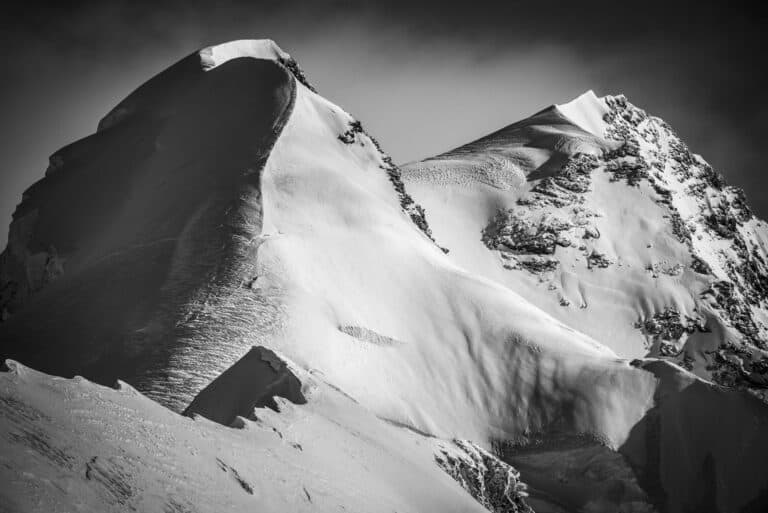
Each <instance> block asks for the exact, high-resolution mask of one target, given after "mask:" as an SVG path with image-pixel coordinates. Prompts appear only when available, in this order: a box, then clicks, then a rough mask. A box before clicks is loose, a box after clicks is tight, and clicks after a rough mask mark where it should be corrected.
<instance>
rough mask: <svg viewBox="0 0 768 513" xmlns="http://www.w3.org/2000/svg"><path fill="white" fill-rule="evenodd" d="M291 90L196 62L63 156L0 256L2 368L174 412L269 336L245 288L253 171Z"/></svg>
mask: <svg viewBox="0 0 768 513" xmlns="http://www.w3.org/2000/svg"><path fill="white" fill-rule="evenodd" d="M294 84H295V80H294V79H293V78H292V76H291V74H290V73H289V71H288V70H287V69H286V68H285V67H284V66H282V65H281V64H279V63H276V62H273V61H271V60H263V59H257V58H247V59H246V58H243V59H230V60H228V61H226V62H223V61H222V62H219V65H218V66H217V67H215V68H213V69H209V70H208V71H204V69H203V67H202V65H201V59H200V55H199V54H198V53H195V54H192V55H191V56H189V57H187V58H185V59H183V60H181V61H180V62H179V63H177V64H176V65H174V66H172V67H171V68H169V69H168V70H166V71H164V72H163V73H161V74H160V75H158V76H157V77H155V78H154V79H152V80H150V81H149V82H147V83H146V84H144V85H143V86H141V87H140V88H139V89H137V90H136V91H135V92H134V93H133V94H131V95H130V96H129V97H128V98H126V99H125V100H124V101H123V102H121V103H120V104H119V105H118V106H117V107H116V108H115V109H114V110H113V111H112V112H111V113H110V114H109V115H107V116H106V117H105V118H104V120H103V121H102V123H101V124H100V130H99V131H98V132H97V133H96V134H94V135H92V136H90V137H88V138H86V139H84V140H82V141H79V142H77V143H74V144H72V145H70V146H68V147H66V148H63V149H62V150H60V151H58V152H57V153H56V154H55V155H54V156H53V157H52V158H51V161H52V166H51V168H49V170H48V172H47V174H46V177H45V178H44V179H42V180H41V181H39V182H38V183H36V184H34V185H33V186H32V187H30V189H28V190H27V191H26V192H25V194H24V198H23V201H22V203H21V204H20V205H19V206H18V208H17V210H16V212H15V214H14V221H13V223H12V224H11V228H10V237H9V244H8V247H7V249H6V250H5V251H4V252H3V254H2V257H0V289H1V290H2V298H1V301H0V309H2V311H3V315H4V317H8V319H7V320H6V322H4V323H2V324H0V339H1V340H2V341H3V344H2V353H3V355H4V356H12V357H15V358H18V359H19V360H22V361H24V362H26V363H28V364H30V365H33V366H35V367H37V368H39V369H41V370H45V371H48V372H52V373H56V374H61V375H69V376H71V375H73V374H76V373H77V374H83V375H86V376H88V377H90V378H93V379H96V380H99V381H101V382H105V383H112V382H113V381H114V380H115V379H116V378H123V379H127V380H129V381H131V383H133V384H135V385H136V386H139V387H140V388H141V389H142V390H143V391H145V392H147V393H148V394H149V395H150V396H151V397H153V398H156V399H160V400H162V401H163V402H164V403H165V404H169V405H171V406H173V407H174V408H176V409H178V410H181V409H183V408H184V406H186V404H187V402H188V400H189V399H191V397H192V396H193V395H194V394H195V393H196V392H197V391H199V390H200V389H201V388H202V387H204V386H205V385H206V384H207V383H208V382H209V381H210V380H211V379H213V378H214V377H215V376H216V375H217V374H218V373H219V372H221V371H222V370H224V369H225V368H226V367H227V366H228V365H229V363H231V362H232V361H233V360H234V359H236V358H238V357H239V356H241V355H242V354H243V352H245V351H246V350H247V348H248V347H250V346H251V345H252V344H254V343H258V341H259V339H260V338H265V337H268V336H269V333H270V331H271V330H272V329H273V327H274V326H276V325H277V324H278V323H279V318H280V315H279V311H278V309H277V306H276V304H275V303H274V302H269V301H267V300H266V299H265V298H264V297H263V295H260V294H259V293H257V292H255V291H254V290H253V289H251V288H250V287H249V283H250V280H252V278H253V277H254V276H255V275H256V260H255V258H254V255H255V253H256V252H257V250H258V245H259V243H260V238H259V236H260V233H261V220H262V205H261V190H260V172H261V169H262V167H263V165H264V162H265V161H266V159H267V157H268V156H269V153H270V149H271V147H272V145H273V144H274V141H275V140H276V138H277V136H278V134H279V133H280V130H281V129H282V126H283V125H284V124H285V122H286V120H287V119H288V117H289V115H290V112H291V109H292V108H293V103H294V96H295V86H294ZM238 320H240V321H242V322H238ZM246 321H247V322H246ZM246 324H247V326H246ZM246 339H247V340H246ZM200 351H202V353H201V352H200ZM201 354H206V355H207V357H206V360H205V361H206V362H207V363H206V365H200V364H199V362H200V360H199V357H200V356H201Z"/></svg>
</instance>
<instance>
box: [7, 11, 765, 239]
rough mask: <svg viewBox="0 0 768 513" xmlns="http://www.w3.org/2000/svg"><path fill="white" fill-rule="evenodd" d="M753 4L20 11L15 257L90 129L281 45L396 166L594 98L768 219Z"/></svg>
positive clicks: (15, 76)
mask: <svg viewBox="0 0 768 513" xmlns="http://www.w3.org/2000/svg"><path fill="white" fill-rule="evenodd" d="M558 4H560V5H558ZM723 4H724V3H723ZM747 5H748V4H747V3H746V2H744V3H739V2H729V6H724V5H723V6H709V5H707V4H706V3H703V2H697V3H692V4H690V6H685V5H681V4H680V5H679V4H674V3H673V2H671V1H667V2H658V3H654V1H653V0H651V1H650V2H648V1H646V2H642V3H640V2H583V1H582V2H574V1H571V2H561V3H560V2H556V1H547V2H533V1H526V2H516V1H512V0H507V1H495V2H494V1H483V0H466V1H464V2H462V3H460V4H459V3H455V4H453V3H451V2H434V1H427V2H416V1H399V0H397V1H390V2H383V1H379V2H367V1H365V0H357V1H321V0H315V1H312V2H297V1H290V0H289V1H282V2H277V1H259V0H251V1H234V0H231V1H223V2H214V1H211V0H209V1H205V2H201V1H197V0H187V1H178V2H165V3H162V5H161V4H160V2H152V3H144V2H141V1H115V2H108V1H101V2H89V3H85V4H81V5H79V6H77V7H73V6H71V5H67V6H64V5H63V4H61V3H55V4H54V3H52V4H50V5H49V6H48V7H40V6H39V4H38V5H37V6H36V7H35V9H32V8H30V7H25V6H21V7H13V8H11V9H9V10H6V11H5V12H4V13H3V16H2V18H0V30H1V32H0V54H2V63H3V69H2V71H0V74H2V75H0V108H2V117H0V155H2V159H3V162H2V166H1V167H0V225H2V228H0V230H2V233H0V243H2V242H3V241H4V240H5V235H6V233H7V225H8V222H9V221H10V215H11V212H12V211H13V208H14V206H15V205H16V203H18V202H19V200H20V198H21V193H22V191H23V190H24V189H25V188H26V187H27V186H29V185H30V184H31V183H32V182H34V181H35V180H37V179H39V178H40V177H42V175H43V172H44V170H45V168H46V165H47V157H48V155H50V154H51V153H53V152H54V151H55V150H56V149H58V148H59V147H61V146H63V145H65V144H67V143H69V142H72V141H74V140H76V139H78V138H81V137H83V136H85V135H88V134H89V133H92V132H93V131H94V130H95V127H96V124H97V122H98V120H99V118H100V117H101V116H102V115H104V114H105V113H106V112H107V111H108V110H109V109H110V108H111V107H112V106H114V105H115V104H116V103H117V102H118V101H119V100H121V99H122V98H123V97H124V96H126V95H127V94H128V93H130V92H131V91H132V90H133V89H134V88H136V87H137V86H138V85H140V84H141V83H142V82H144V81H145V80H146V79H148V78H149V77H151V76H152V75H153V74H155V73H157V72H159V71H161V70H162V69H164V68H165V67H167V66H168V65H170V64H171V63H173V62H175V61H176V60H178V59H180V58H181V57H183V56H185V55H187V54H189V53H191V52H193V51H195V50H196V49H198V48H200V47H204V46H207V45H210V44H214V43H217V42H223V41H226V40H231V39H242V38H272V39H274V40H276V41H277V42H278V44H279V45H280V46H281V47H282V48H284V49H285V50H287V51H288V52H290V53H291V54H292V55H293V56H294V57H295V58H296V59H297V60H298V61H299V63H300V65H301V66H302V67H303V68H304V70H305V71H306V73H307V75H308V77H309V79H310V81H312V82H313V84H314V85H315V86H316V87H317V88H318V90H319V92H320V93H321V94H323V95H324V96H326V97H328V98H329V99H331V100H333V101H334V102H336V103H338V104H339V105H341V106H342V107H344V108H345V109H346V110H347V111H349V112H350V113H352V114H353V115H355V116H356V117H358V118H359V119H361V120H362V121H363V123H364V125H365V126H366V128H368V129H369V131H370V132H371V133H372V134H374V135H375V136H376V138H377V139H379V141H380V142H381V143H382V146H383V147H384V149H385V150H387V151H388V152H389V153H391V154H392V156H393V157H394V159H395V160H396V161H399V162H406V161H410V160H414V159H419V158H423V157H427V156H430V155H434V154H436V153H440V152H442V151H445V150H448V149H450V148H452V147H455V146H457V145H460V144H463V143H466V142H469V141H471V140H473V139H476V138H478V137H480V136H482V135H484V134H486V133H488V132H490V131H493V130H495V129H497V128H500V127H502V126H504V125H507V124H510V123H512V122H514V121H516V120H517V119H520V118H522V117H525V116H527V115H529V114H531V113H533V112H535V111H538V110H540V109H542V108H543V107H546V106H548V105H550V104H553V103H563V102H565V101H568V100H570V99H571V98H573V97H575V96H577V95H579V94H580V93H582V92H583V91H585V90H587V89H594V90H595V91H596V92H597V93H598V94H600V95H602V94H607V93H618V92H623V93H625V94H626V95H627V96H628V97H629V98H630V100H631V101H632V102H633V103H635V104H636V105H638V106H641V107H643V108H645V109H646V110H648V111H649V112H651V113H653V114H656V115H658V116H661V117H663V118H664V119H666V120H667V121H668V122H669V123H670V124H671V125H672V126H673V127H675V128H676V129H677V131H678V132H679V133H680V135H681V136H682V137H683V138H684V139H685V140H686V141H687V142H688V143H689V145H690V146H691V147H692V148H693V150H694V151H696V152H698V153H701V154H703V155H704V157H705V158H707V159H708V160H709V161H710V162H711V163H712V164H713V165H714V166H715V167H716V168H717V169H719V170H720V171H721V172H722V173H723V174H724V175H725V176H726V177H727V178H728V179H729V181H730V182H731V183H733V184H736V185H739V186H742V187H744V188H745V189H746V191H747V195H748V197H749V198H750V200H751V202H752V204H753V206H754V207H755V209H756V210H757V212H758V213H759V214H760V215H761V216H762V217H768V198H767V197H764V195H763V189H764V186H765V185H766V179H765V178H764V173H763V165H762V138H763V130H762V128H763V119H764V118H765V117H766V114H768V112H766V110H768V109H767V108H766V102H765V99H764V94H763V90H764V89H765V82H764V79H763V76H762V75H764V71H763V69H764V68H765V64H766V58H765V57H764V55H762V53H761V52H762V50H763V49H764V48H765V46H766V45H765V39H766V36H765V35H764V34H763V28H764V26H765V22H766V19H765V17H761V16H760V15H758V13H757V12H756V11H750V10H749V9H748V7H747ZM104 172H105V173H108V172H109V169H105V170H104Z"/></svg>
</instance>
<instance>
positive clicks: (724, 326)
mask: <svg viewBox="0 0 768 513" xmlns="http://www.w3.org/2000/svg"><path fill="white" fill-rule="evenodd" d="M403 173H404V174H403V176H404V180H405V183H406V185H407V187H408V190H409V191H410V192H411V194H413V196H414V198H415V199H416V200H417V201H418V202H420V203H421V204H422V205H423V206H424V207H425V209H426V211H427V213H428V214H427V220H428V222H429V223H430V226H431V228H432V230H433V231H434V234H435V237H436V238H437V240H439V241H440V243H441V244H442V245H443V246H445V247H446V248H448V249H449V250H450V256H451V259H452V260H453V261H454V262H455V263H456V264H457V265H460V266H462V267H464V268H465V269H468V270H470V271H472V272H474V273H477V274H478V275H481V276H485V277H487V278H489V279H490V280H492V281H494V282H496V283H500V284H503V285H505V286H507V287H509V288H511V289H513V290H515V291H517V292H519V293H520V294H521V295H523V296H524V297H525V298H526V299H527V300H529V301H531V302H532V303H534V304H535V305H537V306H539V307H540V308H542V309H544V310H545V311H547V312H548V313H550V314H552V315H553V316H555V317H556V318H558V319H560V320H561V321H563V322H565V323H566V324H568V325H569V326H572V327H574V328H576V329H578V330H580V331H582V332H584V333H587V334H589V335H591V336H592V337H594V338H595V339H596V340H599V341H600V342H602V343H603V344H605V345H607V346H608V347H610V348H611V349H613V350H614V351H615V352H616V353H617V354H618V355H620V356H623V357H627V358H634V357H643V356H646V355H648V356H660V357H664V358H669V359H671V360H673V361H676V362H677V363H679V364H680V365H682V366H684V367H686V368H688V369H690V370H692V371H693V372H694V373H696V374H697V375H699V376H701V377H703V378H705V379H714V380H715V381H716V382H718V383H721V384H724V385H727V386H738V387H740V388H746V389H749V390H751V391H752V392H753V393H756V394H758V395H760V396H763V395H764V390H765V388H766V387H767V386H768V266H766V257H767V256H768V254H767V248H766V244H767V243H768V226H766V224H765V223H764V222H763V221H761V220H759V219H756V218H755V217H754V216H753V215H752V213H751V212H750V210H749V207H748V206H747V204H746V201H745V199H744V195H743V193H742V192H741V191H740V190H738V189H736V188H733V187H728V186H727V185H726V184H725V182H724V180H723V178H722V177H721V176H720V175H718V174H717V173H716V172H715V171H713V170H712V168H711V167H710V166H709V165H707V164H706V162H705V161H704V160H703V159H702V158H701V157H699V156H697V155H693V154H691V153H690V151H689V150H688V149H687V147H686V146H685V144H684V143H683V142H682V141H681V140H680V139H679V138H678V137H677V135H676V134H675V133H674V132H673V130H672V129H671V128H670V127H669V125H667V124H666V123H664V122H663V121H662V120H660V119H658V118H655V117H652V116H649V115H647V114H646V113H645V112H644V111H642V110H640V109H638V108H636V107H634V106H633V105H631V104H630V103H629V102H627V101H626V99H625V98H624V97H621V96H616V97H610V96H609V97H605V98H597V97H596V96H595V95H594V93H592V92H591V91H590V92H588V93H585V94H584V95H582V96H580V97H579V98H577V99H575V100H573V101H571V102H569V103H566V104H564V105H558V106H553V107H550V108H549V109H546V110H544V111H542V112H539V113H537V114H535V115H533V116H531V117H530V118H528V119H525V120H523V121H520V122H518V123H515V124H513V125H510V126H508V127H506V128H503V129H501V130H499V131H498V132H495V133H493V134H491V135H489V136H487V137H484V138H482V139H480V140H478V141H475V142H473V143H471V144H468V145H466V146H463V147H460V148H458V149H455V150H453V151H450V152H448V153H445V154H443V155H439V156H437V157H434V158H431V159H427V160H425V161H423V162H417V163H412V164H409V165H408V166H405V167H404V169H403Z"/></svg>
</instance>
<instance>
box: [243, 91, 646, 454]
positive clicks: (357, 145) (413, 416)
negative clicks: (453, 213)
mask: <svg viewBox="0 0 768 513" xmlns="http://www.w3.org/2000/svg"><path fill="white" fill-rule="evenodd" d="M351 121H352V119H351V118H350V117H349V116H348V115H347V114H346V113H345V112H343V111H342V110H341V109H339V108H338V107H336V106H334V105H332V104H330V103H329V102H327V101H326V100H325V99H323V98H321V97H320V96H318V95H316V94H314V93H312V92H311V91H309V90H307V89H306V88H304V87H303V86H299V87H298V89H297V94H296V103H295V106H294V110H293V113H292V115H291V118H290V119H289V121H288V123H287V124H286V126H285V127H284V129H283V132H282V134H281V136H280V138H279V139H278V141H277V143H276V144H275V146H274V149H273V151H272V154H271V155H270V158H269V160H268V162H267V165H266V166H265V169H264V172H263V175H262V194H263V209H264V219H263V235H262V237H263V239H264V242H263V243H262V244H261V246H260V249H259V261H260V263H261V265H262V266H263V267H262V269H263V270H264V273H265V274H266V275H267V279H263V280H262V279H261V278H259V279H258V280H257V281H256V284H257V285H256V286H257V287H264V288H265V289H270V288H277V289H279V290H281V291H283V294H284V296H283V298H284V304H283V307H282V309H283V311H284V312H285V320H284V323H283V325H282V330H281V332H280V333H279V334H278V335H277V336H275V337H273V339H272V341H271V344H272V345H271V347H274V348H276V349H278V350H279V351H280V352H282V353H283V354H286V355H287V356H288V357H289V358H291V359H292V360H294V361H296V362H297V363H298V364H299V365H301V366H303V367H306V368H314V369H318V370H319V371H321V372H322V373H323V375H324V376H326V377H327V379H328V380H329V381H331V382H333V383H334V384H336V385H337V386H339V387H341V388H342V389H343V390H345V391H346V392H347V393H349V394H351V395H352V396H353V397H355V398H356V399H357V400H359V401H360V402H361V403H363V404H366V405H367V406H368V407H370V408H372V409H373V410H374V411H376V412H377V413H378V414H379V415H381V416H383V417H385V418H388V419H390V420H392V421H393V422H396V423H398V424H402V425H406V426H411V427H413V428H415V429H418V430H420V431H424V432H428V433H431V434H434V435H438V436H442V437H454V436H457V437H462V438H468V439H475V440H489V439H493V438H498V439H504V440H512V439H515V440H516V439H518V438H521V437H525V436H529V435H530V434H532V433H550V432H552V431H558V430H559V429H561V425H562V424H563V422H564V421H563V419H562V417H561V414H562V413H561V412H562V411H563V409H567V410H568V411H569V417H570V418H569V419H568V420H567V421H565V423H566V424H567V425H568V427H567V428H564V429H566V430H567V431H569V432H572V433H581V434H588V435H589V436H594V437H596V438H598V439H601V440H603V441H605V442H606V443H608V444H611V445H617V444H620V443H621V442H622V440H623V439H624V437H625V436H626V434H627V432H628V431H627V430H628V429H629V428H630V427H631V425H633V424H634V423H635V422H636V421H637V420H638V419H639V418H640V417H641V416H642V415H643V414H644V412H645V411H646V410H647V409H648V408H649V407H650V406H651V404H652V396H653V390H654V387H655V385H654V382H653V380H652V379H651V377H650V376H649V375H648V374H647V373H642V372H638V371H636V370H635V369H632V368H630V367H629V366H628V365H627V364H626V363H625V362H620V361H617V360H616V357H615V355H614V354H613V353H612V352H611V351H610V350H608V349H606V348H605V347H604V346H601V345H600V344H597V343H595V342H594V341H593V340H591V339H589V338H587V337H585V336H583V335H581V334H580V333H578V332H575V331H573V330H571V329H569V328H567V327H565V326H563V325H562V324H560V323H559V322H557V321H555V320H554V319H553V318H551V317H550V316H548V315H547V314H545V313H544V312H542V311H541V310H538V309H537V308H535V307H533V306H531V305H530V304H529V303H528V302H527V301H525V300H524V299H522V298H521V297H520V296H518V295H517V294H515V293H514V292H512V291H510V290H508V289H505V288H503V287H501V286H499V285H497V284H494V283H491V282H489V281H487V280H484V279H481V278H477V277H475V276H472V275H469V274H467V273H466V272H465V271H463V270H461V269H459V268H457V267H456V266H455V265H453V264H452V263H451V262H450V261H449V260H448V259H447V258H446V256H445V255H444V254H443V252H442V251H440V249H439V248H438V247H437V246H436V245H435V244H434V243H433V242H432V241H431V240H430V239H429V238H428V237H426V236H425V234H424V233H423V232H422V231H421V230H419V229H418V228H417V227H416V226H414V223H413V222H412V221H411V219H410V218H409V216H408V215H406V214H405V213H404V212H403V210H402V208H401V205H400V202H399V200H398V197H397V195H395V194H393V190H392V186H391V183H390V181H389V176H388V174H387V173H386V172H384V171H385V168H386V165H385V162H384V159H383V157H382V154H381V153H380V152H379V150H378V148H377V147H376V146H375V144H374V143H373V141H372V140H371V139H370V138H369V137H368V136H367V135H365V133H364V132H359V133H357V135H356V136H355V138H354V139H353V140H351V141H350V142H347V141H344V140H340V138H339V137H338V136H339V134H341V133H343V132H344V131H345V129H346V127H347V126H349V125H350V122H351ZM437 240H438V242H440V240H439V238H438V239H437ZM566 390H567V391H566ZM588 390H591V391H599V392H597V393H596V394H594V395H592V396H591V397H590V398H586V397H587V396H588V395H591V392H588ZM574 396H578V397H580V398H582V397H584V398H585V399H584V400H578V401H575V397H574ZM523 404H525V405H526V407H521V405H523Z"/></svg>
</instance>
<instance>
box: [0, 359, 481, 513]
mask: <svg viewBox="0 0 768 513" xmlns="http://www.w3.org/2000/svg"><path fill="white" fill-rule="evenodd" d="M8 366H9V367H10V371H9V372H0V455H2V463H3V464H2V465H0V483H2V486H0V510H2V511H13V512H39V513H49V512H51V511H82V512H93V513H111V512H115V513H123V512H126V511H168V512H185V513H206V512H210V513H221V512H245V511H259V512H274V513H284V512H286V511H291V512H293V511H295V512H304V511H306V512H310V511H311V512H325V511H328V512H332V511H333V512H336V511H344V510H346V511H365V512H371V513H377V512H381V513H384V512H387V513H389V512H391V511H445V512H456V513H469V512H476V513H482V512H483V511H486V510H485V509H484V508H483V507H482V506H481V505H480V504H479V503H478V502H476V501H475V499H473V498H472V497H471V496H470V495H469V494H468V493H467V492H465V491H464V490H463V489H462V488H461V487H460V486H459V484H457V483H456V482H455V481H453V479H451V477H450V476H448V475H447V474H445V473H444V472H443V470H442V469H441V468H440V467H439V466H438V465H437V464H436V462H435V460H434V455H435V454H436V453H437V452H438V451H439V446H438V445H437V443H438V441H437V440H434V439H429V438H425V437H423V436H421V435H419V434H417V433H414V432H412V431H408V430H404V429H400V428H397V427H395V426H392V425H391V424H389V423H387V422H383V421H381V420H379V419H377V418H376V417H375V416H373V415H372V414H371V413H370V412H368V411H366V410H365V408H363V407H362V406H360V405H358V404H356V403H354V402H353V401H352V400H350V399H349V398H347V397H345V396H344V395H343V394H341V393H339V392H337V391H336V390H334V389H333V388H331V387H329V386H328V385H326V384H325V383H323V382H322V381H321V380H318V379H316V378H314V377H312V376H310V375H308V374H301V375H300V378H301V380H302V382H303V383H305V384H307V386H308V388H307V390H308V399H309V402H308V403H307V404H306V405H302V406H295V405H293V404H292V403H289V402H288V401H285V400H283V399H282V398H277V399H276V401H277V402H278V404H279V409H280V413H279V414H278V413H275V412H273V411H272V410H270V409H268V408H257V409H256V410H255V415H253V419H255V420H249V419H246V418H242V417H238V418H237V419H236V422H235V424H236V425H237V426H239V429H236V428H230V427H225V426H222V425H220V424H216V423H213V422H210V421H208V420H206V419H205V418H203V417H197V418H195V419H194V420H193V419H190V418H188V417H184V416H181V415H178V414H176V413H174V412H172V411H170V410H168V409H166V408H164V407H162V406H160V405H158V404H157V403H155V402H153V401H151V400H149V399H148V398H146V397H144V396H143V395H142V394H140V393H139V392H137V391H136V390H135V389H134V388H132V387H131V386H129V385H127V384H125V383H122V382H121V383H119V386H118V387H117V389H116V390H115V389H110V388H106V387H102V386H100V385H96V384H94V383H90V382H88V381H86V380H84V379H82V378H75V379H73V380H64V379H61V378H54V377H51V376H47V375H44V374H41V373H38V372H36V371H33V370H32V369H29V368H26V367H24V366H22V365H20V364H18V363H16V362H8Z"/></svg>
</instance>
